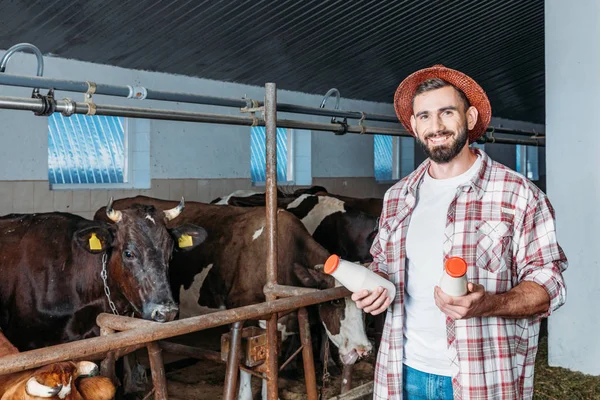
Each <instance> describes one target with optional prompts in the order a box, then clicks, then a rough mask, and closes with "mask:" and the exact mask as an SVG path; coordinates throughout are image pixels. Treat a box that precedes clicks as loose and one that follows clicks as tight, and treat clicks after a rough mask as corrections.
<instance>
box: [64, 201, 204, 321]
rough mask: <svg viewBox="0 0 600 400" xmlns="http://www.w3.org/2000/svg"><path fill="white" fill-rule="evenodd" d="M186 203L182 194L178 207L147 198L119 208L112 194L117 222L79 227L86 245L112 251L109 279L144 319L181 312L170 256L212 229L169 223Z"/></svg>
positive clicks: (108, 209)
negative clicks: (175, 297)
mask: <svg viewBox="0 0 600 400" xmlns="http://www.w3.org/2000/svg"><path fill="white" fill-rule="evenodd" d="M183 207H184V203H183V199H182V200H181V202H180V203H179V205H178V206H177V207H175V208H173V209H169V210H164V211H162V210H158V209H156V208H155V207H154V206H151V205H141V204H134V205H132V206H130V207H128V208H126V209H124V210H120V211H118V210H114V209H113V208H112V199H111V200H110V202H109V204H108V206H107V207H106V216H107V217H108V219H109V220H110V221H111V223H109V224H103V226H102V227H101V228H100V229H98V228H97V227H91V228H87V229H83V230H80V231H78V232H77V233H76V235H77V237H78V240H79V242H80V244H81V245H82V246H83V247H84V248H86V249H88V250H89V251H90V252H92V253H94V252H105V253H106V254H107V257H106V258H107V264H108V265H107V266H106V268H107V269H108V280H109V281H110V282H112V286H116V287H117V288H118V290H119V292H120V293H121V294H122V295H123V296H124V297H125V299H126V300H127V301H128V302H129V303H130V305H131V306H132V307H133V309H134V311H135V312H136V313H137V314H138V315H140V316H141V317H142V318H144V319H150V320H154V321H157V322H166V321H170V320H173V319H174V318H175V316H176V314H177V311H178V307H177V305H176V303H175V302H174V300H173V296H172V293H171V289H170V284H169V280H168V267H169V260H170V259H171V256H172V253H173V251H188V250H190V249H192V248H194V247H196V246H197V245H198V244H200V243H202V242H203V241H204V240H205V239H206V236H207V234H206V231H205V230H204V229H203V228H201V227H198V226H195V225H191V224H185V225H182V226H179V227H177V228H173V229H168V228H167V225H166V223H167V222H168V221H170V220H173V219H175V218H177V216H178V215H179V214H180V213H181V212H182V211H183ZM102 228H104V229H102Z"/></svg>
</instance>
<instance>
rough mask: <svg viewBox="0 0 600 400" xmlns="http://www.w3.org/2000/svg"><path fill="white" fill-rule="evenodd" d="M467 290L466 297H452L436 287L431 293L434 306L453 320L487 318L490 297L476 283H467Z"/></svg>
mask: <svg viewBox="0 0 600 400" xmlns="http://www.w3.org/2000/svg"><path fill="white" fill-rule="evenodd" d="M467 289H468V293H467V294H466V295H464V296H461V297H452V296H448V295H447V294H446V293H444V292H443V291H442V289H440V288H439V287H438V286H436V287H435V289H434V293H433V296H434V298H435V304H436V305H437V306H438V308H439V309H440V310H442V312H443V313H444V314H446V315H447V316H449V317H450V318H452V319H454V320H457V319H466V318H473V317H485V316H487V314H488V312H489V301H488V300H489V297H490V295H489V294H488V293H487V292H486V291H485V290H484V288H483V286H481V285H478V284H476V283H469V284H468V286H467Z"/></svg>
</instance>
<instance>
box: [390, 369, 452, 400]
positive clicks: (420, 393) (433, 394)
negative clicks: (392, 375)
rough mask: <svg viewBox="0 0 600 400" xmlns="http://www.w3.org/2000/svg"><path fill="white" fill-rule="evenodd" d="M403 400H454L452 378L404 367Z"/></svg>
mask: <svg viewBox="0 0 600 400" xmlns="http://www.w3.org/2000/svg"><path fill="white" fill-rule="evenodd" d="M402 375H403V382H404V388H403V390H402V398H403V400H453V399H454V393H453V391H452V378H450V377H449V376H440V375H434V374H429V373H427V372H421V371H418V370H416V369H414V368H411V367H409V366H407V365H403V366H402Z"/></svg>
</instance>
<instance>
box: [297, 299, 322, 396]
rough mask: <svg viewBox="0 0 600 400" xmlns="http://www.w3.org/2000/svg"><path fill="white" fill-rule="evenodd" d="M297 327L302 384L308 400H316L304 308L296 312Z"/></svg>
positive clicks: (312, 358) (308, 329) (315, 383)
mask: <svg viewBox="0 0 600 400" xmlns="http://www.w3.org/2000/svg"><path fill="white" fill-rule="evenodd" d="M298 325H299V329H300V341H301V343H302V361H303V362H304V384H305V385H306V395H307V399H308V400H317V399H318V398H319V394H318V392H317V376H316V375H315V359H314V356H313V350H312V339H311V335H310V324H309V321H308V312H307V311H306V308H301V309H299V310H298Z"/></svg>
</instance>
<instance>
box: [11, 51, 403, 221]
mask: <svg viewBox="0 0 600 400" xmlns="http://www.w3.org/2000/svg"><path fill="white" fill-rule="evenodd" d="M0 54H2V52H0ZM35 68H36V64H35V58H34V57H33V56H32V55H28V54H17V55H15V56H14V57H13V58H12V59H11V61H10V63H9V65H8V68H7V72H8V73H18V74H22V75H33V74H35ZM44 76H48V77H54V78H61V79H71V80H81V81H84V80H91V81H95V82H101V83H112V84H121V85H128V84H130V85H142V86H146V87H149V88H153V89H159V90H161V89H162V90H168V91H186V92H198V93H204V94H209V95H215V96H224V97H236V98H240V97H243V96H244V95H245V96H248V97H250V98H254V99H260V100H262V99H263V97H264V88H261V87H252V86H247V85H238V84H233V83H226V82H217V81H211V80H206V79H197V78H189V77H184V76H175V75H169V74H162V73H154V72H148V71H133V70H127V69H122V68H116V67H111V66H105V65H97V64H91V63H84V62H79V61H74V60H65V59H59V58H52V57H46V58H45V72H44ZM43 92H45V91H43ZM30 94H31V90H30V89H23V88H10V87H5V86H2V87H0V95H3V96H20V97H23V96H27V97H28V96H30ZM57 95H58V97H59V98H64V97H70V98H73V99H77V100H79V101H81V100H82V99H83V95H82V94H78V93H66V92H58V93H57ZM94 99H95V101H96V102H97V103H100V104H102V103H104V104H121V105H127V104H129V105H134V106H145V107H156V108H171V109H173V108H177V109H180V110H190V111H192V110H196V111H204V112H214V113H221V114H225V113H229V114H231V115H240V113H239V112H238V111H237V110H236V109H227V108H219V107H212V106H199V105H189V104H180V105H174V104H173V103H165V102H158V101H151V100H148V101H144V102H140V101H135V100H127V99H119V98H112V97H108V96H100V95H95V96H94ZM321 100H322V96H321V95H309V94H305V93H298V92H288V91H282V90H280V91H278V101H280V102H290V103H295V104H301V105H306V106H318V105H319V104H320V102H321ZM330 103H331V104H333V101H332V100H330ZM328 106H330V104H329V103H328ZM341 108H343V109H349V110H361V111H365V112H367V113H380V114H393V113H394V111H393V107H392V105H391V104H380V103H373V102H365V101H356V100H348V99H342V102H341ZM282 117H283V118H294V119H303V120H308V121H318V122H327V121H328V120H329V118H324V117H311V116H302V115H289V114H288V115H285V114H283V115H282ZM0 120H1V121H2V125H1V126H2V128H0V215H3V214H6V213H9V212H45V211H53V210H60V211H70V212H75V213H78V214H81V215H83V216H86V217H90V216H91V215H92V214H93V212H94V211H95V210H96V209H98V208H99V207H100V206H102V205H104V204H105V203H106V201H107V199H108V198H109V196H113V197H115V198H120V197H127V196H132V195H136V194H144V195H148V196H153V197H159V198H169V199H178V198H180V197H181V195H185V198H186V199H188V200H197V201H205V202H206V201H210V200H212V199H214V198H216V197H219V196H222V195H225V194H227V193H230V192H231V191H233V190H237V189H252V183H251V181H250V178H249V176H250V135H249V127H236V126H225V125H213V124H197V123H185V122H174V121H156V120H154V121H144V122H145V124H137V125H139V126H142V125H143V126H144V128H143V129H144V132H146V131H149V135H150V160H149V168H150V176H151V178H152V179H151V183H150V185H149V186H147V187H144V188H138V189H136V190H101V189H98V190H91V191H90V190H77V191H70V190H49V185H48V181H47V145H48V142H47V118H44V117H35V116H34V115H33V114H32V113H31V112H25V111H12V110H0ZM139 121H142V120H139ZM131 125H132V126H134V127H135V126H136V124H131ZM379 125H380V126H385V124H379ZM388 126H389V125H388ZM310 169H311V173H312V177H313V179H312V184H315V185H323V186H325V187H327V188H329V190H330V191H332V192H337V193H340V194H346V195H353V196H359V197H383V194H384V193H385V191H386V190H387V189H388V188H389V187H390V186H391V185H390V184H380V183H378V182H376V181H375V179H374V178H373V175H374V170H373V137H372V136H370V135H364V136H360V135H351V134H349V135H345V136H336V135H334V134H333V133H331V132H316V131H315V132H312V135H311V164H310ZM259 189H260V190H263V188H259Z"/></svg>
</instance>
